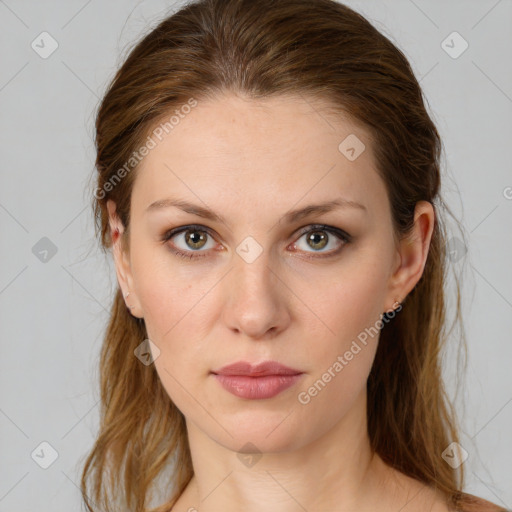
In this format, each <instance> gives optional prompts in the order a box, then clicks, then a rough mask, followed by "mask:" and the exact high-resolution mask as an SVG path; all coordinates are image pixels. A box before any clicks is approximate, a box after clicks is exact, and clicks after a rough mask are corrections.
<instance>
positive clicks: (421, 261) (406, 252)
mask: <svg viewBox="0 0 512 512" xmlns="http://www.w3.org/2000/svg"><path fill="white" fill-rule="evenodd" d="M434 222H435V212H434V208H433V206H432V204H431V203H429V202H428V201H418V202H417V203H416V207H415V209H414V227H413V230H412V232H411V234H410V236H409V237H407V238H405V239H403V240H401V241H400V244H399V249H398V254H397V259H398V262H399V263H398V265H397V268H396V269H395V270H394V272H393V275H392V276H391V277H390V282H389V284H390V286H389V299H390V301H391V300H392V301H393V302H392V305H391V306H388V307H387V309H386V311H391V310H392V309H396V307H397V301H398V302H402V301H403V300H404V299H405V297H406V296H407V295H408V294H409V292H410V291H411V290H412V289H413V288H414V287H415V286H416V284H417V283H418V281H419V280H420V279H421V276H422V275H423V269H424V268H425V263H426V261H427V256H428V251H429V248H430V240H431V238H432V233H433V231H434Z"/></svg>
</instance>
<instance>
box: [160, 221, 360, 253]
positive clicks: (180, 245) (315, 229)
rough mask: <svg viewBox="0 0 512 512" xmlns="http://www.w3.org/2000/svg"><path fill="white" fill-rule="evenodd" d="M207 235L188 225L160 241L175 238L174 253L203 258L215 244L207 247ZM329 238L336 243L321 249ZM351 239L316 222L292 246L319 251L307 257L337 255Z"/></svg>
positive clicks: (197, 226)
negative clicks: (330, 247) (328, 249)
mask: <svg viewBox="0 0 512 512" xmlns="http://www.w3.org/2000/svg"><path fill="white" fill-rule="evenodd" d="M306 235H307V236H306ZM208 237H211V238H213V236H212V235H211V233H210V230H209V229H207V228H205V227H204V226H200V225H190V226H183V227H180V228H176V229H171V230H170V231H167V232H166V233H164V235H163V236H162V242H164V243H167V242H169V241H170V240H172V239H176V240H177V242H174V241H173V243H172V245H171V246H170V249H171V251H172V252H173V253H174V254H176V255H177V256H180V257H182V258H188V259H193V258H203V257H205V256H207V255H208V249H212V248H213V247H214V246H215V243H214V242H212V244H211V245H210V247H208ZM303 237H305V243H304V244H301V243H299V241H300V239H301V238H303ZM331 238H335V239H337V240H338V244H336V246H335V247H334V248H333V249H332V250H330V251H322V249H324V248H325V247H327V246H328V245H329V244H331V245H333V242H334V241H333V240H331ZM351 240H352V237H351V236H350V235H349V234H348V233H345V232H344V231H342V230H341V229H338V228H335V227H332V226H325V225H323V224H317V225H313V226H308V227H307V229H305V230H302V232H301V233H300V234H299V239H298V241H297V242H294V243H293V244H292V247H293V249H296V248H299V249H300V250H301V251H304V252H306V253H311V252H313V253H320V251H321V255H320V256H307V257H308V258H310V257H313V258H315V257H316V258H318V257H321V258H324V257H330V256H335V255H337V254H338V253H339V252H340V250H341V249H342V247H343V246H344V245H346V244H348V243H350V242H351ZM308 248H310V249H311V248H313V249H314V250H313V251H309V250H308ZM201 249H205V250H201ZM324 253H326V254H324Z"/></svg>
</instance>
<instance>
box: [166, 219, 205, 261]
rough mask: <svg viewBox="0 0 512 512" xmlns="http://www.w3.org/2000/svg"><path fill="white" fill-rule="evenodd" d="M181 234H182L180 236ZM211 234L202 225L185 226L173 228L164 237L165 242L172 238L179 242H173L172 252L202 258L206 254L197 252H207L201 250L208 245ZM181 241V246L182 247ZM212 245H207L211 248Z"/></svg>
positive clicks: (183, 256) (186, 256)
mask: <svg viewBox="0 0 512 512" xmlns="http://www.w3.org/2000/svg"><path fill="white" fill-rule="evenodd" d="M178 235H180V236H178ZM209 236H211V235H210V232H209V231H208V230H206V229H204V228H203V227H202V226H185V227H182V228H177V229H172V230H170V231H168V232H167V233H165V234H164V236H163V237H162V241H163V242H168V241H169V240H171V239H173V238H174V239H177V240H178V243H176V242H173V246H174V247H171V250H172V252H174V253H175V254H176V255H177V256H181V257H182V258H190V259H192V258H202V257H203V256H206V254H197V253H198V252H199V253H202V252H206V251H200V249H203V248H204V247H205V246H206V245H207V237H209ZM180 242H181V247H180ZM209 248H211V247H207V249H209Z"/></svg>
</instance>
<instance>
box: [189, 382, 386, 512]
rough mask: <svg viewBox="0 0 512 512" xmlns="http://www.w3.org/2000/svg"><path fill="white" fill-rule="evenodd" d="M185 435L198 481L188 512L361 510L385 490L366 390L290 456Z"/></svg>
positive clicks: (195, 431)
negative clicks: (242, 449)
mask: <svg viewBox="0 0 512 512" xmlns="http://www.w3.org/2000/svg"><path fill="white" fill-rule="evenodd" d="M283 416H286V415H283ZM292 416H293V413H292V414H290V417H288V418H287V419H286V421H290V420H291V421H293V419H292ZM187 431H188V436H189V445H190V451H191V456H192V463H193V467H194V477H193V478H192V480H191V482H190V484H189V487H188V488H187V491H186V495H187V496H186V501H187V503H184V505H185V510H187V509H188V507H190V508H192V507H194V508H197V510H200V511H201V512H210V511H214V510H224V511H235V510H236V511H239V510H244V511H247V512H256V511H257V512H259V511H261V510H265V511H268V512H297V511H300V510H347V511H348V510H362V509H363V508H364V507H363V504H367V503H370V502H371V501H372V500H373V501H375V495H376V492H378V491H380V489H381V487H382V485H383V474H384V473H383V472H384V471H385V470H384V466H385V465H384V464H383V462H382V461H381V460H380V458H379V457H378V456H374V455H373V454H372V452H371V449H370V443H369V438H368V432H367V423H366V390H364V392H363V393H362V394H361V396H360V397H358V399H357V400H356V401H355V403H354V405H353V407H352V408H351V409H350V410H349V411H348V412H347V414H346V415H344V417H343V419H342V420H341V421H340V422H338V423H337V424H335V425H334V426H332V427H331V428H330V429H329V430H327V431H326V432H325V433H323V434H322V435H321V436H319V437H318V438H317V439H315V440H314V441H313V442H310V443H309V444H307V445H303V446H294V447H293V448H292V449H286V450H283V449H280V451H274V452H272V451H265V452H264V453H261V454H260V453H256V454H250V453H246V454H240V453H237V452H236V451H234V450H236V448H234V449H230V448H226V446H224V445H222V444H220V443H219V442H217V441H215V440H214V439H212V438H211V437H210V436H208V435H206V434H205V433H204V432H203V431H201V430H199V429H198V428H197V427H196V425H195V424H194V423H192V422H190V421H187ZM236 444H237V446H244V445H245V444H246V442H244V441H243V440H238V441H237V443H236ZM267 446H269V445H267ZM247 451H249V450H247ZM192 509H193V508H192Z"/></svg>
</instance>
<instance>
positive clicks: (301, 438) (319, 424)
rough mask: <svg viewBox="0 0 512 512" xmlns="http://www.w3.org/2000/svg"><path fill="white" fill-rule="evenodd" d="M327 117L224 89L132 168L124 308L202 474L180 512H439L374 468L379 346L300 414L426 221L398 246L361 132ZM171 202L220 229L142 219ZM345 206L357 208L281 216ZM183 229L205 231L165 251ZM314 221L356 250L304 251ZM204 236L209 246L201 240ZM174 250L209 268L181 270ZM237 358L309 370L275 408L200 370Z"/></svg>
mask: <svg viewBox="0 0 512 512" xmlns="http://www.w3.org/2000/svg"><path fill="white" fill-rule="evenodd" d="M323 106H325V105H323V104H322V103H320V101H319V100H318V99H313V98H309V99H308V101H305V99H304V98H303V97H293V96H286V97H281V98H278V99H276V98H273V99H265V100H261V101H255V100H250V99H245V98H242V97H239V96H236V95H234V94H225V95H222V96H218V97H217V98H216V99H215V100H209V101H207V102H206V101H205V102H199V104H198V105H197V106H196V107H195V108H193V109H192V111H191V112H190V113H189V114H187V115H186V116H185V118H184V119H181V120H180V123H179V125H177V126H176V127H175V128H174V129H173V130H172V132H170V133H169V134H168V135H167V136H166V137H165V138H164V139H163V140H162V141H161V142H159V143H158V144H157V146H156V147H155V148H154V149H152V150H151V151H150V152H149V154H148V155H147V156H146V157H145V158H144V160H143V161H142V163H141V166H140V168H139V169H138V170H137V178H136V180H135V184H134V188H133V193H132V200H131V212H130V216H131V217H130V218H131V221H130V230H129V233H128V236H129V247H130V250H129V251H128V250H127V248H126V247H123V246H122V243H121V240H122V237H117V238H116V239H115V242H114V251H113V253H114V258H115V265H116V272H117V278H118V281H119V285H120V287H121V288H122V291H123V292H124V293H127V292H128V291H129V292H130V295H129V297H128V298H127V299H126V302H127V305H129V306H130V307H131V312H132V314H133V315H134V316H136V317H138V318H144V320H145V324H146V327H147V331H148V336H149V338H150V339H151V340H152V342H153V343H154V344H155V345H156V346H157V347H158V348H159V350H160V355H159V356H158V357H157V358H156V359H155V362H154V364H155V367H156V370H157V372H158V375H159V377H160V379H161V382H162V385H163V386H164V388H165V390H166V392H167V393H168V394H169V396H170V397H171V399H172V400H173V402H174V403H175V404H176V406H177V407H178V408H179V409H180V411H181V412H182V413H183V414H184V416H185V418H186V423H187V431H188V435H189V443H190V449H191V455H192V460H193V465H194V473H195V474H194V477H193V479H192V480H191V482H190V484H189V485H188V487H187V488H186V489H185V491H184V493H183V494H182V495H181V497H180V499H179V500H178V502H177V503H176V504H175V506H174V508H173V511H174V512H182V511H189V510H191V509H192V510H193V509H197V510H200V511H201V512H211V511H219V510H223V511H235V510H236V511H239V510H244V511H248V512H253V511H254V512H255V511H258V512H259V511H261V510H266V511H268V512H277V511H279V512H298V511H303V510H304V509H306V510H309V511H319V510H326V511H327V510H336V511H347V512H348V511H355V510H357V511H362V510H368V511H370V510H372V511H374V510H379V511H386V510H393V511H395V512H396V511H398V510H401V511H402V512H404V511H409V510H415V511H418V510H430V511H433V510H434V511H438V512H441V511H445V510H448V508H446V506H445V505H443V503H442V500H441V497H440V495H438V494H436V493H434V492H433V491H432V490H430V489H429V488H427V487H425V486H424V485H423V484H420V483H419V482H417V481H416V480H413V479H411V478H409V477H406V476H405V475H402V474H401V473H399V472H397V471H395V470H392V469H391V468H390V467H388V466H387V465H385V464H384V463H383V462H382V460H381V459H380V458H379V457H378V456H377V455H375V456H372V453H371V451H370V446H369V440H368V435H367V431H366V382H367V378H368V374H369V372H370V369H371V366H372V363H373V360H374V356H375V351H376V348H377V343H378V335H377V336H373V337H370V338H369V339H368V343H367V344H366V345H364V346H363V345H361V344H360V345H361V347H362V350H360V351H359V352H358V353H357V355H355V356H354V357H353V358H352V360H350V361H349V362H348V364H347V365H346V366H344V368H343V370H342V371H341V372H339V373H338V374H337V375H336V377H335V378H332V379H331V381H330V382H328V384H327V385H326V386H325V387H324V388H323V389H322V390H321V392H319V393H318V394H317V396H314V397H313V398H312V399H311V400H310V402H309V403H307V404H302V403H300V402H299V401H298V394H299V393H300V392H301V391H305V390H308V388H310V386H312V385H313V383H315V382H316V381H317V380H318V379H319V378H321V377H322V375H323V374H324V373H325V372H326V370H327V369H328V368H329V367H332V366H333V363H334V362H335V361H336V360H337V357H338V356H340V355H343V354H344V353H345V352H347V350H349V348H350V346H351V343H352V342H353V341H354V340H356V339H357V336H358V334H359V333H361V332H363V331H364V330H365V328H370V327H371V326H375V325H376V323H377V325H378V320H379V319H380V316H381V314H382V313H383V312H384V311H390V310H392V309H393V306H394V305H395V306H396V303H395V301H397V300H399V301H401V300H403V299H404V297H406V296H407V294H408V293H409V292H410V291H411V290H412V289H413V288H414V286H415V285H416V283H417V282H418V281H419V279H420V277H421V275H422V272H423V269H424V265H425V261H426V258H427V254H428V249H429V244H430V239H431V235H432V230H433V226H434V211H433V208H432V205H431V204H430V203H428V202H424V201H422V202H419V203H418V204H417V206H416V211H415V225H414V232H413V233H412V235H411V237H410V238H408V239H406V240H403V241H402V242H400V243H399V244H398V245H395V243H394V240H393V233H392V224H391V213H390V207H389V203H388V197H387V193H386V189H385V186H384V183H383V181H382V180H381V179H380V177H379V176H378V174H377V172H376V170H375V169H376V166H375V160H374V156H373V151H372V141H371V138H370V137H369V134H368V133H367V132H366V131H365V130H364V128H362V127H361V126H359V125H358V124H355V123H353V122H351V121H350V119H348V118H343V119H342V118H341V117H337V118H336V119H334V118H333V117H332V116H331V117H328V114H327V113H326V111H325V110H322V107H323ZM350 134H355V135H356V136H357V137H358V138H359V139H360V140H361V141H363V143H364V144H365V146H366V149H365V150H364V151H363V152H362V153H361V154H360V155H359V156H358V157H357V158H356V159H355V160H354V161H350V160H349V159H348V158H346V156H345V155H344V154H342V153H341V152H340V151H339V150H338V145H339V144H340V142H341V141H343V140H344V139H345V138H346V137H347V136H348V135H350ZM170 196H172V197H176V198H180V199H184V200H187V201H190V202H193V203H195V204H198V205H200V206H203V207H205V206H208V207H209V208H210V209H212V210H213V211H215V212H217V213H219V214H220V215H222V216H223V217H224V219H225V222H224V223H223V222H219V221H211V220H207V219H204V218H201V217H198V216H196V215H192V214H190V213H185V212H183V211H181V210H179V209H177V208H174V207H169V208H162V209H159V210H158V211H151V212H147V211H146V209H147V207H148V206H149V205H150V204H151V203H153V202H154V201H157V200H161V199H165V198H168V197H170ZM339 197H343V198H346V199H350V200H353V201H357V202H359V203H362V204H363V205H364V206H365V207H366V211H360V210H358V209H352V208H345V209H338V210H334V211H331V212H328V213H324V214H318V213H317V214H315V215H312V216H310V217H306V218H302V219H300V220H298V221H296V222H295V223H293V224H287V223H285V222H284V221H282V220H281V219H282V218H283V216H284V215H285V214H286V213H287V212H288V211H289V210H292V209H296V208H300V207H304V206H306V205H310V204H316V203H320V202H324V201H329V200H332V199H336V198H339ZM108 210H109V218H110V227H111V230H112V233H115V230H116V229H118V230H119V232H120V233H121V234H123V232H124V229H125V228H124V226H123V225H122V224H121V222H120V221H119V219H118V217H117V215H116V212H115V204H114V203H113V202H112V201H109V202H108ZM190 224H199V225H200V226H201V229H203V230H204V229H207V230H209V232H208V231H207V232H206V233H205V232H204V231H199V232H197V233H196V232H194V233H196V238H195V239H193V240H190V239H188V240H187V238H185V235H184V234H183V233H181V234H177V235H175V236H174V238H172V239H171V240H168V241H166V242H162V240H161V238H162V236H163V235H164V233H165V232H166V231H168V230H170V229H172V228H177V227H181V226H188V225H190ZM312 224H326V225H328V226H333V227H336V228H339V229H342V230H344V231H345V232H347V233H348V234H350V235H351V236H352V241H350V242H349V243H346V244H343V242H342V241H341V240H340V239H338V238H337V237H336V235H335V234H332V233H330V232H327V233H326V232H325V231H322V232H321V234H323V235H325V234H327V235H328V238H329V241H328V244H327V245H326V246H325V247H324V246H322V245H321V244H318V242H317V245H315V243H309V244H308V241H307V238H306V235H305V234H303V233H302V231H301V229H300V228H305V227H306V228H307V227H308V226H311V225H312ZM317 229H318V228H317ZM317 229H314V228H311V230H310V231H316V230H317ZM201 234H202V235H203V236H206V239H205V241H204V242H203V245H201V244H198V245H194V243H196V244H197V240H198V237H199V236H200V235H201ZM248 236H250V237H252V238H253V239H254V240H255V241H257V243H258V244H259V245H260V246H261V248H262V249H263V251H262V252H261V254H260V255H259V257H258V258H256V260H255V261H253V262H251V263H248V262H247V261H246V260H244V259H243V258H242V257H240V256H239V254H238V253H237V252H236V249H237V247H238V246H239V245H240V244H241V243H242V242H243V241H244V239H245V238H246V237H248ZM187 241H188V244H187ZM294 243H295V245H294ZM173 245H174V247H177V248H179V249H181V250H182V251H188V252H189V253H192V252H193V253H194V254H198V251H199V252H201V253H202V254H206V256H205V257H204V258H200V257H198V258H196V259H192V260H189V259H184V258H180V257H178V256H176V255H175V254H173V253H172V251H171V247H172V246H173ZM242 246H243V244H242ZM197 247H199V248H197ZM338 248H340V251H339V252H338V254H337V255H333V256H332V257H326V258H321V257H320V256H321V255H322V254H329V253H331V254H334V252H335V251H336V250H337V249H338ZM194 251H195V252H194ZM308 256H310V258H308ZM397 314H400V313H399V312H398V313H397ZM141 341H142V340H141ZM239 360H245V361H251V362H253V363H258V362H261V361H265V360H276V361H279V362H281V363H283V364H285V365H287V366H290V367H292V368H295V369H299V370H301V371H302V372H304V375H303V376H302V377H301V380H300V381H299V382H298V383H297V384H296V385H295V386H293V387H292V388H288V389H287V390H285V391H283V392H282V393H280V394H279V395H277V396H275V397H274V398H271V399H266V400H246V399H242V398H238V397H236V396H234V395H232V394H231V393H229V392H227V391H226V390H224V388H222V387H221V386H220V385H219V383H218V382H217V381H216V380H215V378H214V377H213V376H212V375H211V374H210V372H211V370H213V369H217V368H219V367H221V366H224V365H225V364H228V363H231V362H234V361H239ZM248 442H250V443H252V445H254V446H255V447H256V449H257V451H258V453H261V457H260V458H259V459H258V460H257V462H256V463H255V464H253V465H251V466H250V467H249V465H248V464H247V463H245V464H244V462H243V461H242V460H241V458H240V457H239V456H238V452H241V451H244V452H250V451H251V450H250V449H248V448H243V447H244V446H245V445H246V443H248ZM253 451H254V450H253Z"/></svg>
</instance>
